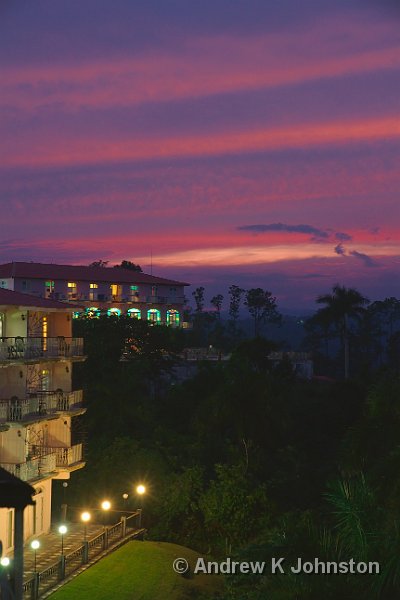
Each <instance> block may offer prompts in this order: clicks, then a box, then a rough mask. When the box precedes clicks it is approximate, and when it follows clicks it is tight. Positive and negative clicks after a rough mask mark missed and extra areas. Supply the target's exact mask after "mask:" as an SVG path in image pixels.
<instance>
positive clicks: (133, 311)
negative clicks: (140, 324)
mask: <svg viewBox="0 0 400 600" xmlns="http://www.w3.org/2000/svg"><path fill="white" fill-rule="evenodd" d="M128 317H132V318H134V319H141V318H142V313H141V311H140V310H139V309H138V308H130V309H129V310H128Z"/></svg>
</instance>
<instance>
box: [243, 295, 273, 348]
mask: <svg viewBox="0 0 400 600" xmlns="http://www.w3.org/2000/svg"><path fill="white" fill-rule="evenodd" d="M244 303H245V305H246V306H247V309H248V311H249V313H250V315H251V316H252V317H253V319H254V335H255V336H256V337H257V336H258V335H259V333H260V326H261V324H262V323H265V322H269V323H279V322H280V320H281V315H280V314H279V312H278V310H277V304H276V298H274V297H273V296H272V293H271V292H268V291H264V290H263V289H261V288H253V289H251V290H248V291H247V292H246V298H245V301H244Z"/></svg>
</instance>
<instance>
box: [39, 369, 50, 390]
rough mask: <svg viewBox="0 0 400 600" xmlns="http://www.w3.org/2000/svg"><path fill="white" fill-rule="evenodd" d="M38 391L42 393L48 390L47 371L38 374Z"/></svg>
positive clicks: (48, 372)
mask: <svg viewBox="0 0 400 600" xmlns="http://www.w3.org/2000/svg"><path fill="white" fill-rule="evenodd" d="M40 389H41V390H42V391H43V392H48V391H49V390H50V371H49V370H48V369H42V372H41V373H40Z"/></svg>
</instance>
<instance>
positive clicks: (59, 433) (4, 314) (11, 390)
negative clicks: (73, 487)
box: [0, 289, 85, 554]
mask: <svg viewBox="0 0 400 600" xmlns="http://www.w3.org/2000/svg"><path fill="white" fill-rule="evenodd" d="M74 310H76V308H75V307H74V306H71V305H69V304H65V303H64V304H63V303H62V302H57V301H54V300H51V299H46V298H40V297H34V296H31V295H27V294H22V293H20V292H14V291H11V290H7V289H0V466H1V467H3V468H4V469H6V470H7V471H9V472H10V473H12V474H14V475H16V476H17V477H19V478H20V479H22V480H24V481H27V482H29V484H30V485H31V486H33V487H34V489H35V492H36V493H35V496H34V500H35V505H34V506H28V507H27V508H26V509H25V512H24V532H25V539H27V538H30V537H31V536H33V535H40V534H41V533H44V532H46V531H48V530H49V528H50V519H51V486H52V480H53V479H69V478H70V474H71V472H73V471H75V470H77V469H81V468H82V467H84V465H85V462H84V460H83V455H82V444H81V443H80V440H79V438H78V439H76V433H75V427H74V422H75V419H76V417H78V416H79V415H81V414H83V413H84V412H85V409H84V408H83V406H82V391H81V390H73V389H72V387H71V375H72V368H73V364H74V362H76V361H82V360H84V358H85V357H84V355H83V340H82V339H78V338H73V337H71V331H72V316H73V312H74ZM13 532H14V510H13V509H6V508H1V509H0V540H1V541H2V542H3V550H4V553H6V554H7V553H9V552H11V551H12V549H13V544H14V539H13Z"/></svg>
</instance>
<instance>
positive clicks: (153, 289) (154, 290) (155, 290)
mask: <svg viewBox="0 0 400 600" xmlns="http://www.w3.org/2000/svg"><path fill="white" fill-rule="evenodd" d="M151 295H152V296H157V286H156V285H152V286H151Z"/></svg>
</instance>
